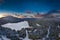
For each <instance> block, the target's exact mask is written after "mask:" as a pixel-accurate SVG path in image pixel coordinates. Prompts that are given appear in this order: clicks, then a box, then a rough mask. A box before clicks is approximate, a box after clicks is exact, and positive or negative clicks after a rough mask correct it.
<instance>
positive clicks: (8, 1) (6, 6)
mask: <svg viewBox="0 0 60 40" xmlns="http://www.w3.org/2000/svg"><path fill="white" fill-rule="evenodd" d="M0 4H1V5H0V11H2V12H3V11H6V12H8V11H9V12H10V11H12V12H25V11H26V10H30V11H32V12H48V11H50V10H60V0H3V1H1V2H0Z"/></svg>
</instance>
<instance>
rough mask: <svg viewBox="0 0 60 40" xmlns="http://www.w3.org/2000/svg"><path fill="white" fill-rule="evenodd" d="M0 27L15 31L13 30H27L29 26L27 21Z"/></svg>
mask: <svg viewBox="0 0 60 40" xmlns="http://www.w3.org/2000/svg"><path fill="white" fill-rule="evenodd" d="M1 26H2V27H7V28H11V29H15V30H21V29H22V28H28V27H29V24H28V22H27V21H23V22H18V23H7V24H4V25H1Z"/></svg>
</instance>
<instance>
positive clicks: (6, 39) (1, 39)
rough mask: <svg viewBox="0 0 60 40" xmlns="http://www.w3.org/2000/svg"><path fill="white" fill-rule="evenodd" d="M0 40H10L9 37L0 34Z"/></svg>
mask: <svg viewBox="0 0 60 40" xmlns="http://www.w3.org/2000/svg"><path fill="white" fill-rule="evenodd" d="M0 40H10V39H8V38H7V37H5V36H1V38H0Z"/></svg>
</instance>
